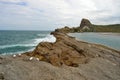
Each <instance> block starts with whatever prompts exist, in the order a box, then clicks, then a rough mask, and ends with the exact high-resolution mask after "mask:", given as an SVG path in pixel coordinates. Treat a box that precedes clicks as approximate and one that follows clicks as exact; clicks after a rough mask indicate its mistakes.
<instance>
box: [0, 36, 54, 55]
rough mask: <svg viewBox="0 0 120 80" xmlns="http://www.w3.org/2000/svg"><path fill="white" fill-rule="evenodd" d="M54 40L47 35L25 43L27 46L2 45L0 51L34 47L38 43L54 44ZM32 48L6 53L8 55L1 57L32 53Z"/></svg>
mask: <svg viewBox="0 0 120 80" xmlns="http://www.w3.org/2000/svg"><path fill="white" fill-rule="evenodd" d="M55 41H56V38H55V37H54V36H53V35H47V36H46V37H44V38H36V39H34V40H33V42H30V43H27V44H15V45H3V46H0V49H5V48H12V47H18V46H19V47H34V48H35V46H37V44H38V43H40V42H55ZM34 48H32V49H29V50H26V51H18V52H8V53H2V54H3V55H6V54H10V55H11V54H19V53H23V52H28V51H32V50H34Z"/></svg>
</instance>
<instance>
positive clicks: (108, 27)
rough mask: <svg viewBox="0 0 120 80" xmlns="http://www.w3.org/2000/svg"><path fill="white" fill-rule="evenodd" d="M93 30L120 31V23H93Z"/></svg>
mask: <svg viewBox="0 0 120 80" xmlns="http://www.w3.org/2000/svg"><path fill="white" fill-rule="evenodd" d="M92 26H93V29H94V30H93V32H120V24H112V25H92Z"/></svg>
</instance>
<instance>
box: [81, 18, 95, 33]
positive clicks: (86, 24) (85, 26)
mask: <svg viewBox="0 0 120 80" xmlns="http://www.w3.org/2000/svg"><path fill="white" fill-rule="evenodd" d="M80 30H81V31H82V32H91V31H94V28H93V25H92V24H91V22H90V21H89V20H88V19H82V20H81V23H80Z"/></svg>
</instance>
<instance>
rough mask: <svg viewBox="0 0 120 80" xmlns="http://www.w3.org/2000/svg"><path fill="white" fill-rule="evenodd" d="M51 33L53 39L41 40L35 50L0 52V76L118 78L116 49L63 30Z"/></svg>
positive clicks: (12, 78)
mask: <svg viewBox="0 0 120 80" xmlns="http://www.w3.org/2000/svg"><path fill="white" fill-rule="evenodd" d="M51 34H52V35H54V36H55V37H56V42H54V43H52V42H41V43H39V44H38V45H37V46H36V48H35V50H34V51H32V52H26V53H23V54H21V55H16V56H15V57H14V56H12V55H11V56H0V79H3V80H4V79H7V80H21V79H22V80H29V79H31V80H45V79H46V80H68V79H69V80H73V79H74V80H79V79H81V80H90V79H95V80H97V79H101V80H109V79H112V80H119V79H120V76H119V74H120V71H119V70H120V67H119V66H120V52H119V51H116V50H113V49H110V48H108V47H106V46H103V45H98V44H91V43H88V42H84V41H78V40H76V39H75V38H74V37H71V36H69V35H67V34H65V33H60V32H52V33H51ZM38 58H39V59H38ZM111 72H112V73H111ZM63 73H64V74H65V75H64V74H63ZM108 76H109V77H108Z"/></svg>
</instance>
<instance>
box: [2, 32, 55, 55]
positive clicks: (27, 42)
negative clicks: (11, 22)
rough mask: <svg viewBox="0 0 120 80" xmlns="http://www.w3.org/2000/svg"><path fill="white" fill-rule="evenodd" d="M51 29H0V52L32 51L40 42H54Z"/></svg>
mask: <svg viewBox="0 0 120 80" xmlns="http://www.w3.org/2000/svg"><path fill="white" fill-rule="evenodd" d="M50 32H51V31H14V30H0V54H2V55H6V54H7V55H9V54H18V53H23V52H26V51H32V50H34V48H35V47H36V46H37V45H38V43H40V42H44V41H48V42H55V41H56V38H55V37H54V36H52V35H50Z"/></svg>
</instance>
